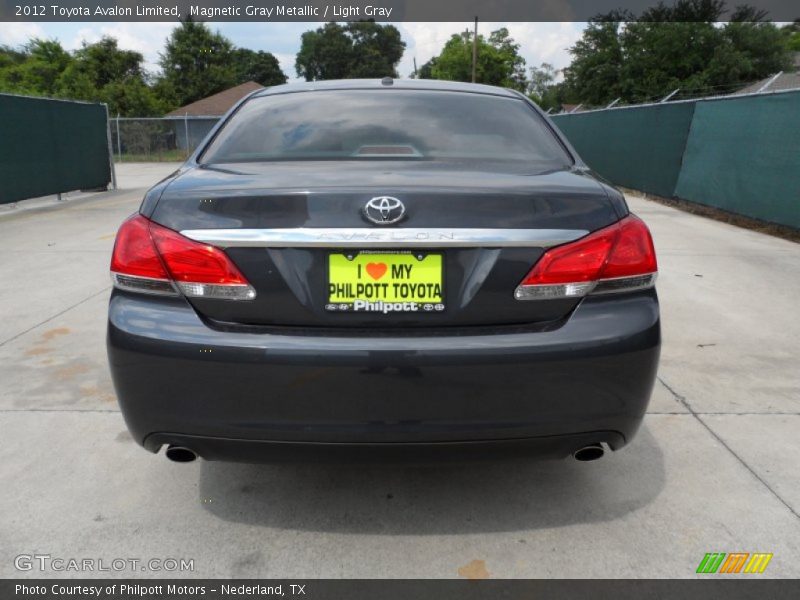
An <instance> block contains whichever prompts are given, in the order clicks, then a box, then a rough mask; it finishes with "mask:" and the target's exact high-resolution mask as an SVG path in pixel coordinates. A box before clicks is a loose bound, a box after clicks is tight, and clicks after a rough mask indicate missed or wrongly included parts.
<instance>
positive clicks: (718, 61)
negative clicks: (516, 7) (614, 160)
mask: <svg viewBox="0 0 800 600" xmlns="http://www.w3.org/2000/svg"><path fill="white" fill-rule="evenodd" d="M724 14H725V3H724V2H723V1H722V0H677V1H676V2H675V3H674V4H672V5H669V6H668V5H665V4H664V3H659V4H657V5H656V6H654V7H653V8H650V9H648V10H646V11H645V12H643V13H642V14H641V15H640V16H639V17H638V18H634V17H633V15H631V14H630V13H624V12H622V13H620V12H614V13H609V14H607V15H600V16H598V17H596V18H595V19H593V20H592V21H591V22H590V23H589V24H588V26H587V28H586V30H585V31H584V33H583V36H582V37H581V39H580V40H579V41H578V42H576V44H575V45H574V46H573V47H572V48H570V53H571V54H572V63H571V64H570V66H569V67H568V68H567V69H565V70H564V92H565V94H564V95H565V97H567V98H569V101H570V102H583V103H585V104H588V105H595V106H597V105H600V106H602V105H603V104H605V103H608V102H609V101H611V100H613V99H615V98H617V97H621V98H622V100H623V101H625V102H631V103H635V102H644V101H648V100H652V99H656V98H659V97H662V96H664V95H666V94H668V93H669V92H671V91H672V90H674V89H676V88H680V89H681V90H682V92H681V93H682V94H683V95H684V96H701V95H707V94H717V93H730V92H733V91H736V90H737V89H739V88H741V87H743V86H744V85H746V84H748V83H751V82H753V81H755V80H758V79H762V78H764V77H767V76H769V75H771V74H773V73H775V72H777V71H780V70H782V69H785V68H788V67H789V65H790V61H789V44H788V39H789V36H788V35H787V34H786V33H785V32H783V31H781V30H780V29H778V28H777V27H776V26H775V25H774V24H773V23H770V22H768V21H766V20H765V17H766V13H764V12H763V11H760V10H757V9H754V8H752V7H749V6H739V7H737V8H736V9H735V10H734V11H733V12H732V13H731V15H730V16H729V17H728V22H727V23H726V24H724V25H722V24H721V23H720V22H719V19H720V18H722V16H723V15H724Z"/></svg>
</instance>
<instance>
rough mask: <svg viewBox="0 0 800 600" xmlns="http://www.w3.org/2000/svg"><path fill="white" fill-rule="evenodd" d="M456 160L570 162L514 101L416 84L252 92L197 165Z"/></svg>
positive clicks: (548, 165)
mask: <svg viewBox="0 0 800 600" xmlns="http://www.w3.org/2000/svg"><path fill="white" fill-rule="evenodd" d="M381 159H384V160H386V159H391V160H411V161H419V160H423V161H424V160H437V161H438V160H442V161H446V160H459V161H482V162H491V163H494V164H497V163H498V162H499V163H502V162H514V163H524V164H525V165H526V166H527V167H528V168H530V167H535V168H537V169H539V170H551V169H552V170H555V169H561V168H564V167H567V166H569V165H571V164H572V161H571V159H570V157H569V155H568V154H567V153H566V151H565V150H564V148H563V147H562V146H561V144H560V143H559V142H558V140H557V139H556V138H555V136H554V135H553V133H552V132H551V131H550V129H549V128H548V127H547V124H546V123H545V122H544V120H543V119H542V118H541V117H540V116H539V115H538V114H537V113H536V112H535V111H534V110H532V109H531V107H529V106H528V105H527V104H526V103H525V102H524V101H522V100H521V99H514V98H503V97H499V96H490V95H485V94H471V93H458V92H434V91H419V90H413V91H412V90H393V89H387V90H330V91H316V92H300V93H291V94H279V95H274V96H265V97H261V98H253V99H252V100H249V101H248V102H246V103H245V104H244V105H243V106H242V107H241V108H240V109H239V111H238V112H237V113H236V115H235V116H234V117H233V118H232V119H231V120H230V121H229V122H228V124H227V125H225V126H224V127H223V128H222V129H221V131H220V132H219V133H218V134H217V136H216V137H215V138H214V140H213V141H212V142H211V144H210V145H209V146H208V148H207V149H206V151H205V152H204V153H203V156H202V162H203V163H232V162H248V161H278V160H281V161H304V160H337V161H341V160H381Z"/></svg>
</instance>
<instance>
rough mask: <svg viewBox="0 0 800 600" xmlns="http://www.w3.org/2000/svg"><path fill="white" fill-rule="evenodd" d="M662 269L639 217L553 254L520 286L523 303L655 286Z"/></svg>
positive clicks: (517, 294) (544, 257)
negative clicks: (524, 301)
mask: <svg viewBox="0 0 800 600" xmlns="http://www.w3.org/2000/svg"><path fill="white" fill-rule="evenodd" d="M657 271H658V265H657V264H656V252H655V249H654V248H653V238H652V237H651V236H650V231H649V230H648V229H647V225H645V224H644V222H643V221H642V220H641V219H639V218H638V217H636V216H634V215H628V216H627V217H625V218H624V219H622V220H621V221H619V222H617V223H614V224H613V225H609V226H608V227H604V228H603V229H600V230H598V231H595V232H594V233H591V234H589V235H587V236H586V237H583V238H581V239H579V240H578V241H575V242H572V243H569V244H565V245H563V246H557V247H555V248H550V249H549V250H547V251H546V252H545V253H544V254H543V255H542V257H541V258H540V259H539V260H538V261H537V262H536V264H535V265H534V267H533V269H531V271H530V273H528V275H527V276H526V277H525V279H523V280H522V283H520V284H519V286H518V287H517V289H516V291H515V292H514V296H515V297H516V298H517V300H539V299H547V298H576V297H581V296H585V295H586V294H589V293H593V294H601V293H609V292H626V291H632V290H639V289H645V288H649V287H652V286H653V285H654V284H655V280H656V274H657Z"/></svg>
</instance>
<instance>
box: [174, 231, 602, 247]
mask: <svg viewBox="0 0 800 600" xmlns="http://www.w3.org/2000/svg"><path fill="white" fill-rule="evenodd" d="M588 233H589V232H588V231H584V230H582V229H457V228H454V229H444V228H397V229H374V228H364V227H362V228H311V227H298V228H295V229H186V230H183V231H181V235H184V236H186V237H188V238H190V239H193V240H195V241H198V242H205V243H208V244H213V245H215V246H221V247H223V248H229V247H255V248H315V247H328V248H346V247H352V248H391V247H400V248H444V247H487V248H496V247H509V246H516V247H536V248H549V247H551V246H558V245H559V244H565V243H567V242H571V241H573V240H577V239H578V238H581V237H583V236H585V235H587V234H588Z"/></svg>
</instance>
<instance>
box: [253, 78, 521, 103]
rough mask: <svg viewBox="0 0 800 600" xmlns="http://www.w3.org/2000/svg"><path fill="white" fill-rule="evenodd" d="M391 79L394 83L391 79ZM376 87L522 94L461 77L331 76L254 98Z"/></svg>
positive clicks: (268, 90) (278, 87) (273, 89)
mask: <svg viewBox="0 0 800 600" xmlns="http://www.w3.org/2000/svg"><path fill="white" fill-rule="evenodd" d="M389 81H391V83H388V82H389ZM375 89H400V90H428V91H444V92H465V93H472V94H488V95H492V96H504V97H506V98H519V95H518V94H517V93H516V92H514V91H512V90H509V89H506V88H501V87H495V86H492V85H483V84H479V83H463V82H460V81H441V80H438V79H393V78H391V77H386V78H384V79H329V80H326V81H308V82H300V83H286V84H283V85H276V86H272V87H269V88H266V89H265V90H262V91H259V92H255V93H254V94H253V95H252V96H250V97H251V98H260V97H262V96H271V95H274V94H291V93H296V92H315V91H323V90H375Z"/></svg>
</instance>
